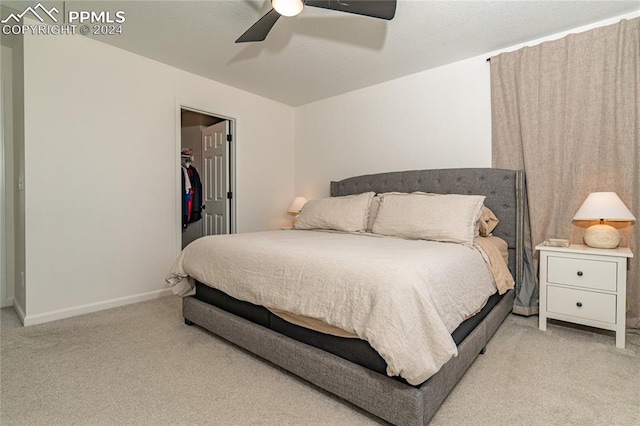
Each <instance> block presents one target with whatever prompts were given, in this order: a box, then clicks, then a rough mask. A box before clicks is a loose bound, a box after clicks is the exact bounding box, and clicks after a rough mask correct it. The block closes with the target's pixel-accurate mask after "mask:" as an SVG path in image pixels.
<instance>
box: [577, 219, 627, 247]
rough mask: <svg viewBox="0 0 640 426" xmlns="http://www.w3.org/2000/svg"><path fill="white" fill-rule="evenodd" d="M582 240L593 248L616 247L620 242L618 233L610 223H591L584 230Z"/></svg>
mask: <svg viewBox="0 0 640 426" xmlns="http://www.w3.org/2000/svg"><path fill="white" fill-rule="evenodd" d="M584 242H585V244H586V245H588V246H589V247H594V248H605V249H611V248H616V247H618V244H620V233H619V232H618V230H617V229H616V228H614V227H613V226H610V225H603V224H599V225H593V226H590V227H589V228H587V230H586V231H584Z"/></svg>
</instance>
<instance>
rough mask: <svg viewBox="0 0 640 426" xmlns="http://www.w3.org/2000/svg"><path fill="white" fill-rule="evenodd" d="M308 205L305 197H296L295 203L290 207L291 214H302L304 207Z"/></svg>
mask: <svg viewBox="0 0 640 426" xmlns="http://www.w3.org/2000/svg"><path fill="white" fill-rule="evenodd" d="M306 203H307V199H306V198H305V197H296V198H294V199H293V202H292V203H291V205H290V206H289V210H288V212H289V213H300V210H302V206H304V205H305V204H306Z"/></svg>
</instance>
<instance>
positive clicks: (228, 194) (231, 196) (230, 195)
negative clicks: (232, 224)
mask: <svg viewBox="0 0 640 426" xmlns="http://www.w3.org/2000/svg"><path fill="white" fill-rule="evenodd" d="M231 199H233V192H227V200H231Z"/></svg>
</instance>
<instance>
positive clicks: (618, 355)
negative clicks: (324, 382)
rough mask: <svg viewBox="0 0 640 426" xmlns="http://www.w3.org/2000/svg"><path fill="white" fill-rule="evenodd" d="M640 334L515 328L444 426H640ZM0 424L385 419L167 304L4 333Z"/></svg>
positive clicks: (500, 338) (473, 373) (456, 397)
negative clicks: (620, 338)
mask: <svg viewBox="0 0 640 426" xmlns="http://www.w3.org/2000/svg"><path fill="white" fill-rule="evenodd" d="M639 342H640V338H639V336H637V335H629V337H628V339H627V349H616V348H615V344H614V338H613V337H612V336H611V335H610V333H606V332H605V333H594V332H593V331H592V330H585V329H580V328H570V327H566V326H562V325H558V324H555V325H554V324H550V326H549V328H548V331H547V332H546V333H543V332H541V331H539V330H538V329H537V317H532V318H523V317H517V316H513V315H512V316H510V317H509V318H508V319H507V320H506V322H505V323H504V324H503V326H502V327H501V328H500V329H499V330H498V332H497V334H496V335H495V337H494V338H493V339H492V341H491V342H490V343H489V345H488V348H487V353H486V354H485V355H481V356H480V357H479V358H478V360H477V361H476V362H475V364H474V365H473V366H472V368H471V369H470V370H469V371H468V372H467V374H466V375H465V377H464V378H463V379H462V381H461V382H460V383H459V385H458V386H457V387H456V388H455V389H454V391H453V392H452V393H451V395H450V396H449V397H448V398H447V400H446V401H445V403H444V405H443V406H442V408H441V409H440V411H439V412H438V413H437V414H436V416H435V418H434V419H433V422H432V424H434V425H551V424H557V425H570V424H573V425H607V424H611V425H614V424H615V425H640V350H639V348H638V344H639ZM0 347H1V352H0V386H1V392H0V424H2V425H3V426H6V425H195V424H199V425H246V424H253V425H261V424H264V425H365V424H366V425H369V424H384V422H382V421H381V420H379V419H377V418H375V417H372V416H370V415H368V414H367V413H365V412H363V411H361V410H359V409H357V408H355V407H354V406H352V405H350V404H347V403H345V402H343V401H341V400H339V399H338V398H335V397H333V396H331V395H329V394H327V393H326V392H324V391H322V390H319V389H318V388H316V387H314V386H312V385H310V384H308V383H307V382H305V381H302V380H300V379H297V378H296V377H294V376H292V375H291V374H289V373H287V372H284V371H282V370H280V369H278V368H275V367H274V366H272V365H271V364H268V363H266V362H264V361H262V360H260V359H258V358H256V357H254V356H252V355H250V354H248V353H246V352H244V351H242V350H240V349H238V348H236V347H234V346H232V345H230V344H228V343H227V342H225V341H223V340H221V339H219V338H217V337H215V336H213V335H211V334H209V333H207V332H205V331H204V330H202V329H200V328H198V327H188V326H186V325H184V323H183V321H182V318H181V313H180V301H179V299H177V298H173V297H169V298H163V299H159V300H154V301H151V302H145V303H140V304H136V305H129V306H124V307H120V308H115V309H111V310H108V311H102V312H98V313H94V314H89V315H84V316H80V317H75V318H70V319H65V320H60V321H56V322H52V323H48V324H42V325H37V326H32V327H26V328H24V327H22V326H20V324H19V322H18V319H17V317H16V316H15V313H14V312H13V311H12V310H11V308H8V309H7V308H5V309H2V317H1V322H0Z"/></svg>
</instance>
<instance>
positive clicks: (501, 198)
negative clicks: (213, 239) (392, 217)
mask: <svg viewBox="0 0 640 426" xmlns="http://www.w3.org/2000/svg"><path fill="white" fill-rule="evenodd" d="M523 185H524V179H523V174H522V172H520V171H514V170H502V169H478V168H471V169H442V170H417V171H406V172H392V173H381V174H375V175H366V176H358V177H353V178H349V179H345V180H342V181H339V182H331V195H332V196H343V195H350V194H357V193H362V192H366V191H374V192H376V193H383V192H391V191H399V192H413V191H424V192H435V193H441V194H446V193H456V194H475V195H485V196H486V200H485V205H486V206H487V207H489V208H490V209H491V210H493V211H494V212H495V213H496V216H498V218H499V219H500V223H499V224H498V226H497V227H496V228H495V230H494V231H493V234H494V235H496V236H498V237H500V238H502V239H504V240H505V241H506V242H507V244H508V247H509V268H510V270H511V272H512V274H513V275H514V277H515V279H516V286H517V285H518V284H519V283H520V282H521V280H522V268H523V262H522V248H523V237H522V235H523V231H522V230H523V208H522V206H523V190H524V188H523ZM513 299H514V291H510V292H509V293H507V294H506V295H505V296H504V297H503V298H502V299H501V300H500V302H499V303H498V304H497V305H496V306H495V307H494V308H493V309H492V310H491V312H489V314H488V315H487V316H486V317H485V318H484V320H483V321H482V322H480V323H479V324H478V326H477V327H476V328H475V329H474V330H473V331H472V332H471V333H470V334H469V335H468V336H467V337H466V338H465V339H464V340H463V341H462V342H461V343H460V344H459V345H458V356H457V357H455V358H453V359H451V360H450V361H449V362H448V363H446V364H445V365H444V366H443V367H442V369H441V370H440V371H439V372H438V373H436V374H435V375H434V376H432V377H431V378H429V379H428V380H427V381H426V382H424V383H423V384H422V385H420V386H411V385H408V384H405V383H403V382H401V381H398V380H394V379H393V378H390V377H387V376H385V375H383V374H380V373H376V372H374V371H372V370H369V369H367V368H365V367H361V366H359V365H356V364H354V363H352V362H350V361H347V360H345V359H343V358H340V357H338V356H336V355H333V354H330V353H328V352H325V351H323V350H321V349H318V348H315V347H313V346H310V345H307V344H304V343H300V342H298V341H296V340H293V339H291V338H289V337H286V336H284V335H282V334H280V333H278V332H275V331H272V330H270V329H268V328H265V327H263V326H260V325H257V324H254V323H252V322H250V321H248V320H246V319H243V318H240V317H238V316H236V315H233V314H231V313H228V312H226V311H224V310H222V309H219V308H217V307H215V306H212V305H209V304H207V303H205V302H203V301H200V300H197V299H196V298H194V297H186V298H184V299H183V316H184V318H185V322H187V323H195V324H197V325H199V326H201V327H203V328H205V329H207V330H209V331H211V332H212V333H214V334H216V335H218V336H220V337H222V338H224V339H226V340H228V341H230V342H232V343H234V344H236V345H238V346H240V347H242V348H244V349H246V350H248V351H250V352H252V353H254V354H256V355H258V356H260V357H262V358H264V359H265V360H268V361H270V362H272V363H274V364H276V365H278V366H280V367H282V368H284V369H285V370H288V371H290V372H292V373H293V374H295V375H297V376H299V377H301V378H303V379H306V380H308V381H309V382H311V383H313V384H315V385H317V386H319V387H320V388H322V389H325V390H327V391H328V392H330V393H332V394H335V395H337V396H339V397H341V398H343V399H345V400H347V401H349V402H351V403H353V404H355V405H356V406H358V407H361V408H362V409H364V410H366V411H368V412H370V413H372V414H374V415H376V416H378V417H381V418H382V419H384V420H387V421H388V422H391V423H393V424H397V425H424V424H427V423H428V422H429V420H430V419H431V418H432V417H433V415H434V414H435V413H436V411H437V410H438V408H439V407H440V405H441V404H442V402H443V401H444V400H445V398H446V397H447V395H448V394H449V392H450V391H451V390H452V389H453V387H454V386H455V385H456V383H458V381H459V380H460V379H461V378H462V376H463V375H464V373H465V372H466V371H467V369H468V368H469V367H470V366H471V364H472V363H473V361H474V360H475V359H476V357H477V356H478V355H479V354H480V353H482V352H483V351H484V349H485V346H486V344H487V342H488V341H489V340H490V339H491V337H492V336H493V334H494V333H495V332H496V330H497V329H498V328H499V327H500V325H501V324H502V322H503V321H504V319H505V318H506V317H507V315H508V314H509V313H510V312H511V309H512V307H513Z"/></svg>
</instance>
